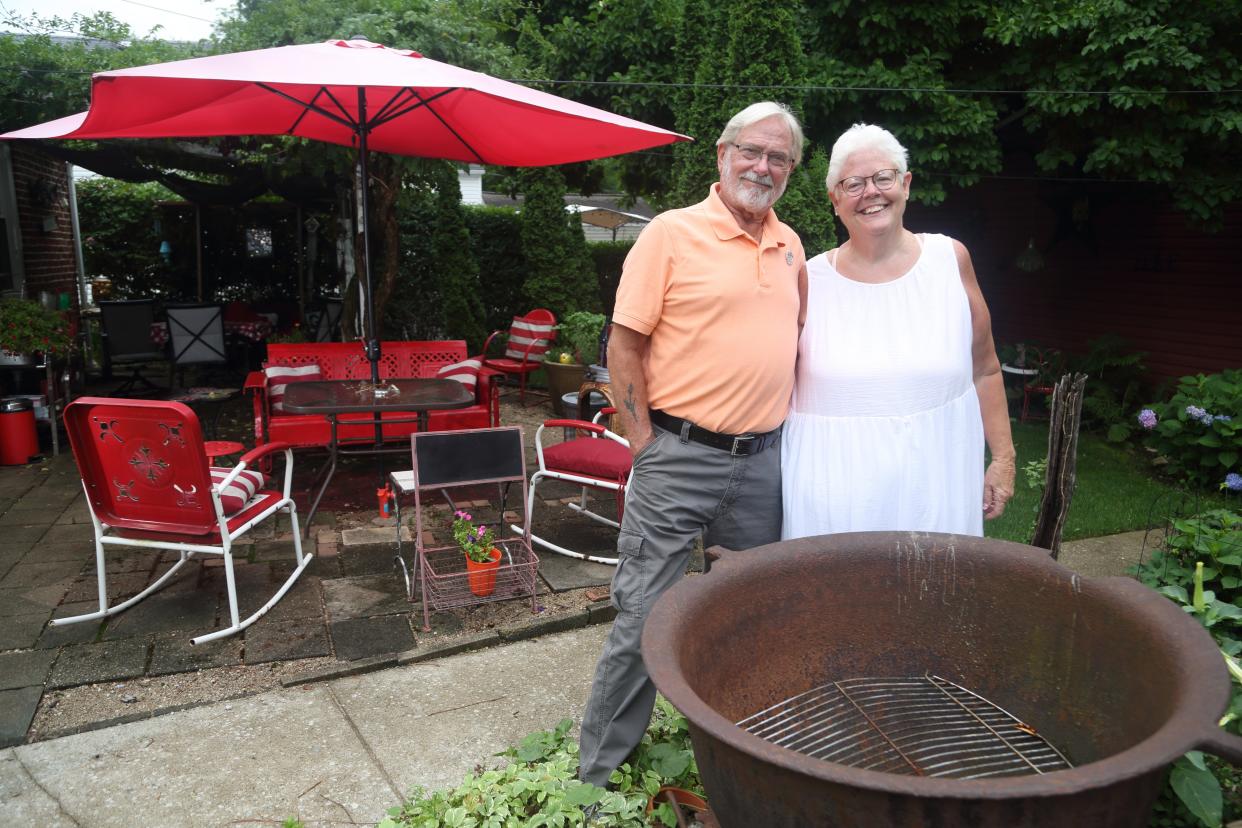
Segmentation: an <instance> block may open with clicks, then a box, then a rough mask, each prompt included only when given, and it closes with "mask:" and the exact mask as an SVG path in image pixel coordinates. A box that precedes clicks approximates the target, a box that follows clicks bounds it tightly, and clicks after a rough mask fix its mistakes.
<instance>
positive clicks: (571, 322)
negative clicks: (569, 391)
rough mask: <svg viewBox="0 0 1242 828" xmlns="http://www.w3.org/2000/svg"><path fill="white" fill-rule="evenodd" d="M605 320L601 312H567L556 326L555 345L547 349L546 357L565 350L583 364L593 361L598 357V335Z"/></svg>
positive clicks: (551, 356)
mask: <svg viewBox="0 0 1242 828" xmlns="http://www.w3.org/2000/svg"><path fill="white" fill-rule="evenodd" d="M607 321H608V318H607V317H606V316H604V315H603V314H602V313H591V312H590V311H574V312H573V313H571V314H569V315H568V316H566V317H565V318H564V319H562V320H561V322H560V324H559V325H557V326H556V344H557V347H555V348H552V349H551V350H549V351H548V358H549V359H552V358H554V356H555V355H556V354H558V353H560V352H561V351H563V350H565V351H571V352H572V353H573V356H574V360H575V361H576V362H579V363H581V364H583V365H590V364H591V363H593V362H595V361H596V360H597V359H598V358H599V335H600V333H601V332H602V331H603V330H604V323H605V322H607Z"/></svg>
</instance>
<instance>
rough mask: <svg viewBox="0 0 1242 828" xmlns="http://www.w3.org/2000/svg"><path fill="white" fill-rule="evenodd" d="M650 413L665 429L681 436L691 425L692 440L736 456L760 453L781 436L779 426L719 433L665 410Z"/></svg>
mask: <svg viewBox="0 0 1242 828" xmlns="http://www.w3.org/2000/svg"><path fill="white" fill-rule="evenodd" d="M650 414H651V422H653V423H654V424H656V425H658V426H659V427H660V428H662V429H664V430H665V431H671V432H672V433H673V434H677V435H679V436H680V434H681V430H682V428H683V427H684V426H686V425H689V426H690V431H689V433H688V434H687V435H686V436H687V437H689V438H690V439H691V440H693V441H694V442H696V443H701V444H703V445H705V446H711V447H712V448H715V449H720V450H722V451H727V452H729V454H732V455H733V456H734V457H739V456H743V455H748V454H758V453H759V452H761V451H763V450H764V449H765V448H767V447H768V446H770V445H772V444H773V443H775V442H776V441H777V440H778V439H780V436H781V430H780V429H779V428H776V429H773V430H772V431H768V432H765V433H764V434H753V433H752V434H718V433H716V432H715V431H708V430H707V429H705V428H701V427H700V426H696V425H695V424H694V423H691V422H689V421H688V420H683V419H681V418H680V417H674V416H673V415H672V414H665V413H664V412H663V411H658V410H656V409H654V408H653V409H651V412H650Z"/></svg>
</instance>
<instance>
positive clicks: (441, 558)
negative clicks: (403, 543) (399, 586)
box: [423, 538, 539, 610]
mask: <svg viewBox="0 0 1242 828" xmlns="http://www.w3.org/2000/svg"><path fill="white" fill-rule="evenodd" d="M496 546H497V547H498V548H499V549H500V550H501V559H500V566H498V567H497V568H496V582H495V586H494V587H493V589H492V591H491V592H489V593H488V594H486V595H476V594H475V593H474V592H473V591H472V590H471V577H470V573H469V572H467V571H466V556H465V554H464V553H463V552H462V551H461V549H460V548H459V547H457V546H440V547H435V548H433V549H424V550H423V555H424V561H425V562H426V564H425V565H426V567H427V569H426V573H425V575H426V580H425V581H424V582H423V583H425V584H426V596H425V598H426V600H427V603H428V604H429V605H430V606H431V608H432V609H434V610H443V609H448V608H449V607H464V606H469V605H470V604H482V603H486V602H488V601H503V600H506V599H509V598H529V597H531V596H533V595H534V594H535V588H536V584H535V580H536V578H537V573H538V571H539V558H538V556H536V555H535V553H534V552H533V551H531V549H530V547H529V546H527V545H526V542H525V539H523V538H510V539H506V540H498V541H496Z"/></svg>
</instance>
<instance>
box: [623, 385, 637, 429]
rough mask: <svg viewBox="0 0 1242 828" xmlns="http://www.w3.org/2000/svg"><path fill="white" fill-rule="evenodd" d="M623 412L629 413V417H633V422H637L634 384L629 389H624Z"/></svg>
mask: <svg viewBox="0 0 1242 828" xmlns="http://www.w3.org/2000/svg"><path fill="white" fill-rule="evenodd" d="M625 410H626V411H628V412H630V416H631V417H633V418H634V420H635V421H637V420H638V407H637V406H636V405H634V383H632V382H631V383H630V385H629V387H628V388H626V389H625Z"/></svg>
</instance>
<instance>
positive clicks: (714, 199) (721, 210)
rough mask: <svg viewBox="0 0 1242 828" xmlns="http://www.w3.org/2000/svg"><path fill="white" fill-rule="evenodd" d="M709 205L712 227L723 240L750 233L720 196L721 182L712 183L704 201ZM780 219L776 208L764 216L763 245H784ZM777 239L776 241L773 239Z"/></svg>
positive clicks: (708, 211)
mask: <svg viewBox="0 0 1242 828" xmlns="http://www.w3.org/2000/svg"><path fill="white" fill-rule="evenodd" d="M703 203H704V204H705V205H706V206H707V218H708V221H709V222H710V223H711V225H712V229H713V230H715V231H716V237H717V238H719V239H720V240H721V241H725V240H726V239H735V238H737V237H738V236H747V238H749V235H748V234H747V233H746V231H745V230H743V229H742V228H741V227H740V226H738V223H737V219H736V218H734V216H733V214H732V213H730V212H729V208H728V207H726V206H725V203H724V200H723V199H722V198H721V197H720V182H719V181H717V182H716V183H715V184H712V188H711V191H710V192H709V193H708V194H707V200H706V201H705V202H703ZM779 226H780V219H778V218H777V217H776V210H774V209H772V210H768V213H767V215H765V216H764V217H763V246H764V247H766V246H768V245H771V244H775V245H776V246H777V247H784V246H785V242H784V241H783V240H781V238H780V234H779V233H778V228H779ZM773 239H775V240H776V241H772V240H773Z"/></svg>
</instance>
